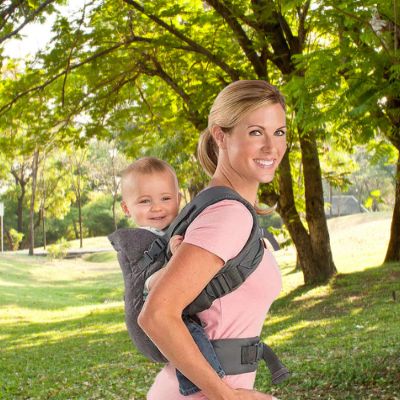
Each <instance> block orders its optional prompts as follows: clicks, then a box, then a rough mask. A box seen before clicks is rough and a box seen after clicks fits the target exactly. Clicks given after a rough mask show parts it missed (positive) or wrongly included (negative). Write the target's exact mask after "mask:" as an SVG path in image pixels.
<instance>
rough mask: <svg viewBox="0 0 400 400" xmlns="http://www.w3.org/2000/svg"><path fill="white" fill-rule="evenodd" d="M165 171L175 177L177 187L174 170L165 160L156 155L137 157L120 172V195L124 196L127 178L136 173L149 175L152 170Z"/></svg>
mask: <svg viewBox="0 0 400 400" xmlns="http://www.w3.org/2000/svg"><path fill="white" fill-rule="evenodd" d="M165 171H169V172H171V174H172V175H173V177H174V179H175V182H176V187H177V188H178V178H177V176H176V172H175V170H174V169H173V168H172V167H171V165H169V164H168V163H167V162H166V161H164V160H160V159H159V158H156V157H142V158H139V159H137V160H136V161H134V162H133V163H132V164H129V165H128V166H127V167H126V168H125V169H124V170H122V171H121V172H120V176H121V193H122V196H124V187H125V186H126V183H127V180H128V179H129V178H132V177H134V176H135V175H136V174H140V175H150V174H152V173H154V172H165Z"/></svg>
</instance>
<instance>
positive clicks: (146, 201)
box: [139, 199, 150, 204]
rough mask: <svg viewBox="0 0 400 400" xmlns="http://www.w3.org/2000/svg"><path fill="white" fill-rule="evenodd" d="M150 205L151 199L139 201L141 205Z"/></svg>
mask: <svg viewBox="0 0 400 400" xmlns="http://www.w3.org/2000/svg"><path fill="white" fill-rule="evenodd" d="M149 203H150V199H142V200H140V201H139V204H149Z"/></svg>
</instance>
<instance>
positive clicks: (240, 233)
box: [183, 200, 253, 262]
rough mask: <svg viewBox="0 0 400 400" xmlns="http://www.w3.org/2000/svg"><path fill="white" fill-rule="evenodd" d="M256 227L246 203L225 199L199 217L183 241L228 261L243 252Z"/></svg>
mask: <svg viewBox="0 0 400 400" xmlns="http://www.w3.org/2000/svg"><path fill="white" fill-rule="evenodd" d="M252 227H253V217H252V215H251V213H250V211H249V210H248V209H247V208H246V206H245V205H244V204H242V203H240V202H239V201H235V200H223V201H220V202H218V203H216V204H213V205H211V206H209V207H207V208H206V209H205V210H204V211H203V212H201V213H200V214H199V215H198V216H197V218H195V220H194V221H193V222H192V223H191V224H190V225H189V227H188V229H187V230H186V233H185V238H184V240H183V242H184V243H189V244H193V245H195V246H198V247H201V248H202V249H205V250H207V251H209V252H211V253H213V254H215V255H217V256H218V257H219V258H221V259H222V260H223V261H224V262H226V261H228V260H230V259H232V258H234V257H236V256H237V255H238V254H239V252H240V251H241V250H242V248H243V247H244V245H245V244H246V242H247V240H248V238H249V236H250V233H251V229H252Z"/></svg>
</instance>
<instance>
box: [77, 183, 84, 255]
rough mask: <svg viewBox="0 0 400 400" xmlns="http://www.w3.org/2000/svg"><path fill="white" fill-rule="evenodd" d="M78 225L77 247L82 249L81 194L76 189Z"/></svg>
mask: <svg viewBox="0 0 400 400" xmlns="http://www.w3.org/2000/svg"><path fill="white" fill-rule="evenodd" d="M77 200H78V223H79V247H80V248H82V247H83V232H82V205H81V193H80V190H79V188H78V198H77Z"/></svg>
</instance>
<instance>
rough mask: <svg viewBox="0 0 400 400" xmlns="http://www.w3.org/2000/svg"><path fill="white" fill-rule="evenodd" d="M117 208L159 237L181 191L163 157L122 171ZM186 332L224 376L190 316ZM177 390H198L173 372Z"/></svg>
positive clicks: (174, 241) (173, 244)
mask: <svg viewBox="0 0 400 400" xmlns="http://www.w3.org/2000/svg"><path fill="white" fill-rule="evenodd" d="M121 190H122V202H121V207H122V209H123V211H124V213H125V215H126V216H127V217H130V218H132V219H133V221H134V222H135V223H136V224H137V225H138V226H139V227H140V228H142V229H147V230H149V231H151V232H153V233H154V234H156V235H160V236H162V235H163V234H164V230H165V229H166V228H168V226H169V225H170V224H171V222H172V221H173V220H174V218H175V217H176V216H177V215H178V212H179V204H180V201H181V194H180V193H179V185H178V179H177V177H176V174H175V171H174V170H173V168H172V167H171V166H170V165H169V164H168V163H166V162H165V161H163V160H160V159H158V158H155V157H144V158H141V159H139V160H137V161H135V162H134V163H132V164H130V165H129V166H128V167H127V168H126V169H125V170H124V171H122V180H121ZM182 240H183V237H182V236H178V235H175V236H173V237H172V238H171V240H170V242H169V246H170V249H171V253H172V254H174V253H175V251H176V250H177V248H178V247H179V245H180V244H181V242H182ZM163 272H164V269H161V270H159V271H157V272H156V273H154V274H153V275H151V276H150V277H149V278H148V279H147V281H146V283H145V294H146V292H148V291H150V290H151V288H152V287H153V286H154V284H155V282H156V281H157V280H158V279H159V277H160V275H161V274H162V273H163ZM184 321H185V324H186V326H187V328H188V329H189V332H190V333H191V335H192V336H193V339H194V341H195V342H196V344H197V345H198V347H199V349H200V351H201V352H202V353H203V355H204V357H205V358H206V359H207V360H208V362H209V363H210V364H211V366H212V367H213V368H214V369H215V370H216V371H217V373H218V374H219V375H220V376H223V375H224V372H223V370H222V367H221V365H220V363H219V361H218V360H217V357H216V354H215V351H214V348H213V347H212V345H211V343H210V341H209V339H208V337H207V335H206V334H205V332H204V330H203V328H202V326H201V325H199V324H198V323H197V322H195V321H193V320H192V319H190V318H185V319H184ZM177 377H178V382H179V389H180V392H181V393H182V394H184V395H189V394H192V393H195V392H197V391H198V390H199V389H198V388H197V387H196V386H195V385H194V384H193V383H192V382H190V381H189V380H188V379H187V378H186V377H184V376H183V375H182V374H181V373H180V372H179V371H177Z"/></svg>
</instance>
